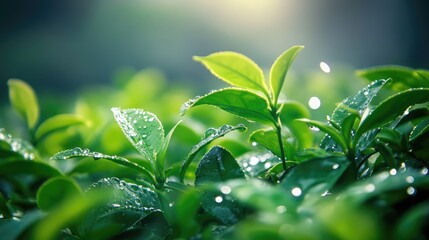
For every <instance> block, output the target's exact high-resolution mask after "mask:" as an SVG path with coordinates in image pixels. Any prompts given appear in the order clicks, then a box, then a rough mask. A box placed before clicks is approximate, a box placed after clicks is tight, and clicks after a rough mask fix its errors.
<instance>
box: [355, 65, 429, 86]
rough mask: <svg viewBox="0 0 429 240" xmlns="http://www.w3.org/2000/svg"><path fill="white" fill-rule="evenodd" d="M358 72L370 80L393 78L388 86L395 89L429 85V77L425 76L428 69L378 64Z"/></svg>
mask: <svg viewBox="0 0 429 240" xmlns="http://www.w3.org/2000/svg"><path fill="white" fill-rule="evenodd" d="M356 73H357V75H358V76H360V77H363V78H366V79H368V80H369V81H374V80H377V79H386V78H391V79H392V83H391V84H390V85H388V87H389V88H391V89H393V90H395V91H403V90H407V89H409V88H419V87H429V79H428V78H425V76H427V75H426V74H427V71H424V70H415V69H412V68H408V67H404V66H397V65H387V66H378V67H372V68H368V69H362V70H359V71H357V72H356Z"/></svg>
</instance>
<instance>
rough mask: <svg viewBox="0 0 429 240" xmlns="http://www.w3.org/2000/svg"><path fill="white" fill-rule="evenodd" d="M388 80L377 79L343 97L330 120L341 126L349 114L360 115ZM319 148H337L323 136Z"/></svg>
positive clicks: (330, 140)
mask: <svg viewBox="0 0 429 240" xmlns="http://www.w3.org/2000/svg"><path fill="white" fill-rule="evenodd" d="M387 82H388V80H383V79H380V80H377V81H374V82H372V83H371V84H369V85H368V86H366V87H365V88H363V89H362V90H360V91H359V92H358V93H357V94H356V95H353V96H350V97H348V98H346V99H344V100H343V101H342V102H341V104H340V105H339V106H338V107H337V108H335V110H334V112H333V113H332V115H331V117H329V119H330V121H332V122H333V123H336V124H338V125H340V126H343V122H344V120H345V119H346V118H347V117H348V116H349V115H362V114H363V113H364V111H365V110H366V109H367V108H368V105H369V104H370V102H371V101H372V99H373V98H374V97H375V96H376V95H377V93H378V92H379V91H380V89H381V88H382V87H383V86H384V85H385V84H386V83H387ZM320 146H321V148H323V149H325V150H332V149H336V150H338V147H337V145H336V143H335V142H334V141H333V140H332V139H330V138H328V137H325V138H324V139H322V142H321V143H320Z"/></svg>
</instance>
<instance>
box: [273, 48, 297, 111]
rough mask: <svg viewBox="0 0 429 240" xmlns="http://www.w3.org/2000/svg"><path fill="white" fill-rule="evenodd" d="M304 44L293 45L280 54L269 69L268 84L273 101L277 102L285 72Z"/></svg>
mask: <svg viewBox="0 0 429 240" xmlns="http://www.w3.org/2000/svg"><path fill="white" fill-rule="evenodd" d="M303 48H304V46H300V45H297V46H293V47H291V48H289V49H288V50H286V51H285V52H284V53H282V55H280V56H279V57H278V58H277V59H276V61H275V62H274V63H273V65H272V66H271V70H270V86H271V92H272V94H273V96H272V98H273V102H274V103H277V101H278V99H279V95H280V92H281V90H282V87H283V84H284V81H285V78H286V74H287V72H288V71H289V68H290V66H291V65H292V62H293V61H294V60H295V57H296V55H297V54H298V52H299V51H301V50H302V49H303Z"/></svg>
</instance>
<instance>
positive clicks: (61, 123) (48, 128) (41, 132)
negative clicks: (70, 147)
mask: <svg viewBox="0 0 429 240" xmlns="http://www.w3.org/2000/svg"><path fill="white" fill-rule="evenodd" d="M84 124H87V121H86V120H85V119H84V118H83V117H81V116H79V115H74V114H60V115H56V116H53V117H51V118H48V119H46V120H45V121H44V122H42V123H41V124H40V126H39V127H38V128H37V130H36V134H35V138H36V141H40V140H41V139H43V138H44V137H46V136H47V135H49V134H51V133H53V132H55V131H59V130H62V129H65V128H68V127H71V126H77V125H84Z"/></svg>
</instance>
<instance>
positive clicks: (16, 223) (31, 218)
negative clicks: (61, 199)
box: [0, 210, 45, 240]
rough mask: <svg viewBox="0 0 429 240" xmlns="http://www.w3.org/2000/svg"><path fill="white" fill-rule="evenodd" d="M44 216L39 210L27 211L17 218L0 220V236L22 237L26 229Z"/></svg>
mask: <svg viewBox="0 0 429 240" xmlns="http://www.w3.org/2000/svg"><path fill="white" fill-rule="evenodd" d="M44 216H45V213H43V212H42V211H40V210H34V211H29V212H27V213H26V214H24V216H23V217H22V218H19V220H4V221H1V222H0V236H2V239H4V240H14V239H22V235H24V234H25V232H26V231H28V229H30V228H31V226H33V225H34V224H35V223H37V222H38V221H40V219H42V218H43V217H44Z"/></svg>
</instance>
